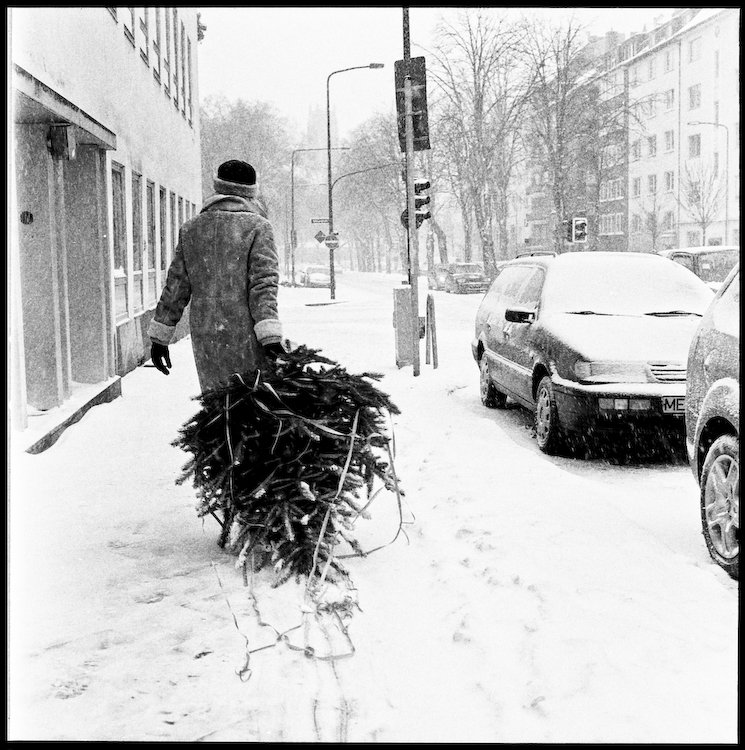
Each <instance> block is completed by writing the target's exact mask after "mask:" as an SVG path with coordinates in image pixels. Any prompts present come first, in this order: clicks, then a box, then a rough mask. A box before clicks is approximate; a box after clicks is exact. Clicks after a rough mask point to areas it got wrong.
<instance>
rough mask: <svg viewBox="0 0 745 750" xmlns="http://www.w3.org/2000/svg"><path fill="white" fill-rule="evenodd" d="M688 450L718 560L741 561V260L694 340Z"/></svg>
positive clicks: (734, 569)
mask: <svg viewBox="0 0 745 750" xmlns="http://www.w3.org/2000/svg"><path fill="white" fill-rule="evenodd" d="M685 422H686V450H687V453H688V460H689V462H690V464H691V469H692V470H693V476H694V477H695V479H696V481H697V482H698V485H699V497H700V502H701V525H702V528H703V534H704V539H705V540H706V546H707V547H708V549H709V553H710V554H711V556H712V558H713V559H714V561H715V562H716V563H717V564H719V565H720V566H721V567H722V568H723V569H724V570H726V571H727V572H728V573H729V574H730V575H731V576H732V577H733V578H739V564H740V265H739V263H738V264H737V265H736V266H735V268H734V269H733V270H732V271H731V272H730V274H729V276H728V277H727V279H726V280H725V281H724V283H723V284H722V287H721V289H720V290H719V292H718V293H717V295H716V297H715V298H714V300H713V302H712V303H711V305H710V306H709V309H708V310H707V311H706V313H705V314H704V317H703V318H702V320H701V323H700V324H699V326H698V328H697V330H696V333H695V334H694V336H693V339H692V341H691V348H690V351H689V355H688V373H687V379H686V401H685Z"/></svg>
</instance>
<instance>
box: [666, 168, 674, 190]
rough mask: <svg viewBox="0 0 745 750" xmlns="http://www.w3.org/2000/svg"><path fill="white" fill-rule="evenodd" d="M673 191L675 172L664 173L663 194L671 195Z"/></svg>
mask: <svg viewBox="0 0 745 750" xmlns="http://www.w3.org/2000/svg"><path fill="white" fill-rule="evenodd" d="M673 190H675V172H665V192H668V193H672V192H673Z"/></svg>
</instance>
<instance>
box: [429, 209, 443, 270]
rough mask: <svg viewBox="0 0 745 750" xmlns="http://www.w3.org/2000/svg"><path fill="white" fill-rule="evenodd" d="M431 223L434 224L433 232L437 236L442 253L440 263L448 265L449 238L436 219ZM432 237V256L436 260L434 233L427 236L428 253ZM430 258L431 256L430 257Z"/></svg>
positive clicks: (431, 220)
mask: <svg viewBox="0 0 745 750" xmlns="http://www.w3.org/2000/svg"><path fill="white" fill-rule="evenodd" d="M430 222H431V223H432V231H433V232H434V234H436V235H437V246H438V248H439V251H440V263H447V262H448V238H447V235H446V234H445V232H444V231H443V229H442V227H441V226H440V225H439V224H438V223H437V220H436V219H435V218H434V216H433V217H432V218H431V219H430ZM430 237H431V238H432V243H433V247H432V255H433V258H434V237H433V236H432V232H430V233H428V235H427V243H428V244H427V251H428V252H429V240H430ZM428 257H429V256H428Z"/></svg>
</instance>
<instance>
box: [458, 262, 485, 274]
mask: <svg viewBox="0 0 745 750" xmlns="http://www.w3.org/2000/svg"><path fill="white" fill-rule="evenodd" d="M453 273H482V270H481V266H480V265H479V264H478V263H454V264H453Z"/></svg>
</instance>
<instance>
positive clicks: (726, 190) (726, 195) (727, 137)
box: [688, 120, 729, 245]
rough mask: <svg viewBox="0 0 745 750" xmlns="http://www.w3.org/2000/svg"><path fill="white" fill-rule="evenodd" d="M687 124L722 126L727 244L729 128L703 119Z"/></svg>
mask: <svg viewBox="0 0 745 750" xmlns="http://www.w3.org/2000/svg"><path fill="white" fill-rule="evenodd" d="M688 124H689V125H713V126H714V127H715V128H724V133H725V135H726V142H725V156H724V158H725V160H726V162H727V167H726V171H725V177H724V244H725V245H726V244H727V241H728V234H729V128H728V127H727V126H726V125H722V123H721V122H704V121H703V120H693V122H689V123H688Z"/></svg>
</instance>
